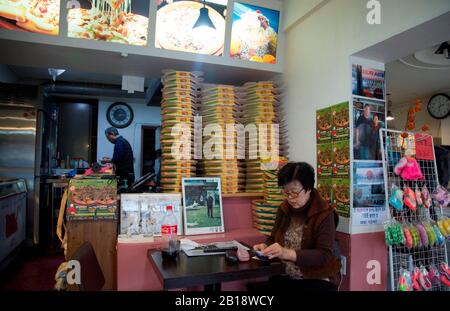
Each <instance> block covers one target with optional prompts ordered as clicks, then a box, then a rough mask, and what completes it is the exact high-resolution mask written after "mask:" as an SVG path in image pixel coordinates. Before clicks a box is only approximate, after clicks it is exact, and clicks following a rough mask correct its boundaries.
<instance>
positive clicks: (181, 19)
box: [155, 0, 226, 56]
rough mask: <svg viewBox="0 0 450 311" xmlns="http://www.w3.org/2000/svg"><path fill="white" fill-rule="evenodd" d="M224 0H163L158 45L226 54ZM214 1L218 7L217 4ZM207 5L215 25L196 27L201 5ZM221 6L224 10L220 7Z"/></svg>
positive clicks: (172, 48)
mask: <svg viewBox="0 0 450 311" xmlns="http://www.w3.org/2000/svg"><path fill="white" fill-rule="evenodd" d="M222 2H223V1H217V0H214V1H212V0H211V1H206V4H205V5H204V4H203V3H202V1H200V2H199V1H162V2H161V4H160V5H159V6H158V13H157V17H156V38H155V47H157V48H160V49H165V50H173V51H182V52H191V53H196V54H207V55H217V56H220V55H222V54H223V46H224V40H225V14H226V2H224V3H225V5H219V4H218V3H222ZM213 5H214V7H213ZM202 8H206V9H207V13H208V15H207V16H209V18H210V20H211V22H212V24H213V25H214V28H213V27H209V26H206V25H202V26H199V27H194V26H195V25H196V23H197V21H198V20H199V17H200V9H202ZM218 10H220V12H219V11H218Z"/></svg>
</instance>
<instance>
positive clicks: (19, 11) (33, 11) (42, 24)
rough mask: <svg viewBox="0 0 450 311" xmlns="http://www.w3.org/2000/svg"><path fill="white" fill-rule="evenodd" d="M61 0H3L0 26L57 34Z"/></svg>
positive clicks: (0, 9)
mask: <svg viewBox="0 0 450 311" xmlns="http://www.w3.org/2000/svg"><path fill="white" fill-rule="evenodd" d="M59 6H60V0H1V1H0V28H4V29H9V30H17V31H26V32H34V33H40V34H45V35H52V36H57V35H58V34H59Z"/></svg>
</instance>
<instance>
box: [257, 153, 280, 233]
mask: <svg viewBox="0 0 450 311" xmlns="http://www.w3.org/2000/svg"><path fill="white" fill-rule="evenodd" d="M286 163H287V159H286V158H284V157H280V158H279V161H263V169H264V173H263V175H264V180H263V181H264V183H263V184H264V200H254V201H252V211H253V225H254V227H255V228H256V229H258V230H259V231H260V232H261V233H262V234H265V235H270V233H271V231H272V228H273V225H274V223H275V218H276V216H277V211H278V208H279V207H280V205H281V204H282V203H283V200H284V194H283V189H282V188H281V187H279V186H278V172H279V170H280V169H281V168H282V167H283V166H284V165H285V164H286Z"/></svg>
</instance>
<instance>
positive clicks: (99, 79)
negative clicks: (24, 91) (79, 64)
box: [8, 65, 122, 85]
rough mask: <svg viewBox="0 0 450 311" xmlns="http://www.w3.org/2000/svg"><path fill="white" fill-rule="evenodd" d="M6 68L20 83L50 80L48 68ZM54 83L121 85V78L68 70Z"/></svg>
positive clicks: (12, 66)
mask: <svg viewBox="0 0 450 311" xmlns="http://www.w3.org/2000/svg"><path fill="white" fill-rule="evenodd" d="M8 68H9V69H10V70H11V71H12V73H13V74H14V75H15V76H16V77H17V79H18V80H19V81H20V82H25V83H27V82H28V83H31V84H33V83H41V82H44V81H48V80H49V79H51V77H50V75H49V73H48V68H37V67H24V66H15V65H10V66H8ZM56 81H66V82H83V83H99V84H112V85H121V84H122V76H120V75H113V74H101V73H92V72H89V73H88V72H82V71H77V70H68V71H66V72H64V73H63V74H61V75H60V76H58V77H57V78H56Z"/></svg>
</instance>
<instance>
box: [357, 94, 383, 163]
mask: <svg viewBox="0 0 450 311" xmlns="http://www.w3.org/2000/svg"><path fill="white" fill-rule="evenodd" d="M385 127H386V108H385V104H384V103H379V102H373V101H366V100H365V101H362V100H355V101H354V102H353V159H354V160H375V161H381V159H382V158H381V144H380V135H379V131H380V129H382V128H385Z"/></svg>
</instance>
